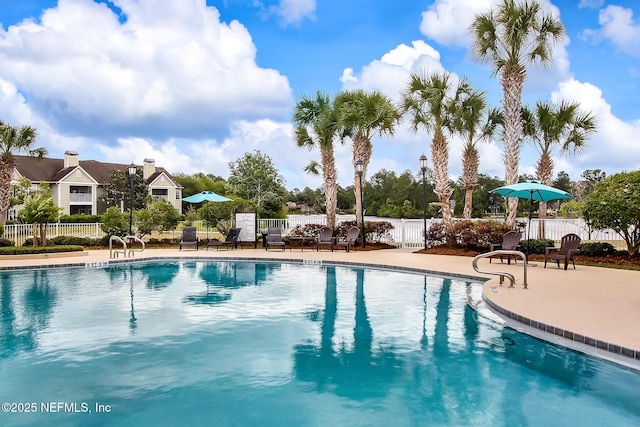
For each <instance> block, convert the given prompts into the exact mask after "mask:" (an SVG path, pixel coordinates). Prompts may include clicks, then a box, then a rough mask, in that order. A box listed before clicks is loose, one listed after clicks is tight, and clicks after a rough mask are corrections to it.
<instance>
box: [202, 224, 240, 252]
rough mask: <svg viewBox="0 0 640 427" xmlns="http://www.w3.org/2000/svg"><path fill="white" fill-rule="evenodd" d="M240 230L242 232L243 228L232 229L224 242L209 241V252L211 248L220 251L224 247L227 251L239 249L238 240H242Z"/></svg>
mask: <svg viewBox="0 0 640 427" xmlns="http://www.w3.org/2000/svg"><path fill="white" fill-rule="evenodd" d="M240 230H242V228H230V229H229V233H228V234H227V237H226V238H225V239H224V240H222V241H220V240H209V241H208V242H207V250H209V246H215V247H216V249H218V250H220V248H221V247H222V246H224V247H226V248H227V249H235V248H237V247H238V239H239V238H240Z"/></svg>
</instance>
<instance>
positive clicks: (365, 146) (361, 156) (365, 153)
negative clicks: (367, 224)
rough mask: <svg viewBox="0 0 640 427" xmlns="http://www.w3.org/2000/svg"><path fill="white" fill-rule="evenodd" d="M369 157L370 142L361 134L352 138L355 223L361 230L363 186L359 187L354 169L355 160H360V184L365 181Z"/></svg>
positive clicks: (358, 178)
mask: <svg viewBox="0 0 640 427" xmlns="http://www.w3.org/2000/svg"><path fill="white" fill-rule="evenodd" d="M370 159H371V144H370V142H369V140H368V139H366V138H364V137H362V136H356V137H354V138H353V173H354V185H353V188H354V191H355V196H356V223H357V225H358V227H359V228H360V229H361V230H364V228H363V227H364V217H363V214H362V201H363V200H364V193H363V191H364V188H360V177H359V176H358V172H357V171H356V162H357V161H358V160H362V161H363V163H364V165H363V168H362V185H363V186H364V183H365V182H366V178H367V166H368V165H369V160H370Z"/></svg>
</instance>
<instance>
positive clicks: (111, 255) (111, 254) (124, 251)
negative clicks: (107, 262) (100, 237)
mask: <svg viewBox="0 0 640 427" xmlns="http://www.w3.org/2000/svg"><path fill="white" fill-rule="evenodd" d="M114 241H116V242H120V243H122V250H119V249H113V242H114ZM119 254H122V255H124V257H125V258H126V257H127V242H125V241H124V240H123V239H122V237H120V236H116V235H113V236H111V237H109V258H117V257H118V255H119Z"/></svg>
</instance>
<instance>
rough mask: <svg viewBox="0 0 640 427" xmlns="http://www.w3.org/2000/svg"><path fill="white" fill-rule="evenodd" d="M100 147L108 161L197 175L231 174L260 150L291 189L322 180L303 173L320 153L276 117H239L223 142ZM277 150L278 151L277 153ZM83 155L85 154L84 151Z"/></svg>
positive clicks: (125, 142)
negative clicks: (301, 144) (235, 164)
mask: <svg viewBox="0 0 640 427" xmlns="http://www.w3.org/2000/svg"><path fill="white" fill-rule="evenodd" d="M98 149H99V151H100V153H101V154H102V156H103V157H104V158H105V161H107V162H116V163H129V162H131V161H134V162H135V163H137V164H141V163H142V161H143V159H145V158H151V159H154V160H155V161H156V165H158V166H162V167H164V168H165V169H167V170H169V171H170V172H172V173H178V172H182V173H186V174H193V173H196V172H202V171H207V173H212V174H214V175H218V176H221V177H223V178H225V179H226V178H228V177H229V162H232V161H235V160H237V159H239V158H241V157H242V156H243V155H244V154H245V153H247V152H253V151H254V150H260V151H261V152H262V153H263V154H266V155H268V156H270V157H271V160H272V161H273V163H274V165H275V166H276V168H277V169H278V171H279V172H280V173H281V174H282V176H283V177H284V178H285V181H286V186H287V188H294V187H298V188H301V189H302V188H304V187H306V186H309V187H311V188H317V187H319V186H320V185H321V179H320V178H318V177H314V176H309V175H305V174H303V172H302V171H303V168H304V167H305V166H306V165H307V164H308V163H309V162H310V160H311V159H313V158H317V152H313V151H311V152H310V151H308V150H306V149H300V148H297V147H296V146H295V144H294V142H293V131H292V127H291V124H290V123H284V122H275V121H272V120H267V119H263V120H257V121H248V120H238V121H235V122H233V123H231V124H230V128H229V136H228V137H226V138H224V139H223V140H222V141H217V140H212V139H210V140H204V141H203V140H186V139H169V140H166V141H153V140H148V139H142V138H121V139H119V140H118V141H117V143H116V144H115V145H107V144H99V145H98ZM273 153H277V154H276V155H274V154H273ZM80 155H81V157H85V156H83V153H80Z"/></svg>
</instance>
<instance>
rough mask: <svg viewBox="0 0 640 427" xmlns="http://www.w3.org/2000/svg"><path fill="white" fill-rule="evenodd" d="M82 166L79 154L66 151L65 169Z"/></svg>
mask: <svg viewBox="0 0 640 427" xmlns="http://www.w3.org/2000/svg"><path fill="white" fill-rule="evenodd" d="M78 165H80V159H79V158H78V153H76V152H75V151H65V152H64V168H65V169H66V168H75V167H78Z"/></svg>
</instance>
